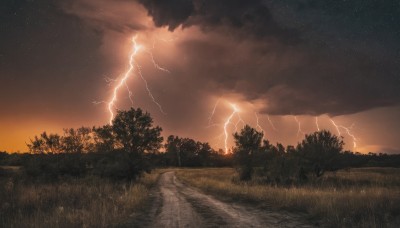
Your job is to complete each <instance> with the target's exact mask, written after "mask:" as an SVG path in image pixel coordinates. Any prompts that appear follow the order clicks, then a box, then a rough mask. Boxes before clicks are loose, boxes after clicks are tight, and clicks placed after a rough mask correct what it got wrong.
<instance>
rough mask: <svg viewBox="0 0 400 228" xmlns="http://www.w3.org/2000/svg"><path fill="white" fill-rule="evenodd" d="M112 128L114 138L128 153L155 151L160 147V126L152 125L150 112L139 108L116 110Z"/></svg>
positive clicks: (161, 138) (161, 139)
mask: <svg viewBox="0 0 400 228" xmlns="http://www.w3.org/2000/svg"><path fill="white" fill-rule="evenodd" d="M112 130H113V133H114V134H115V139H116V141H117V143H119V144H120V145H121V146H122V148H123V150H125V151H127V152H130V153H138V154H142V153H148V152H155V151H157V150H158V149H159V148H160V147H161V143H162V141H163V137H161V136H160V135H161V131H162V129H161V127H159V126H156V127H153V119H152V118H151V117H150V114H149V113H147V112H145V113H144V112H143V111H142V110H141V109H140V108H138V109H134V108H131V109H130V110H129V111H118V112H117V115H116V117H115V118H114V120H113V124H112Z"/></svg>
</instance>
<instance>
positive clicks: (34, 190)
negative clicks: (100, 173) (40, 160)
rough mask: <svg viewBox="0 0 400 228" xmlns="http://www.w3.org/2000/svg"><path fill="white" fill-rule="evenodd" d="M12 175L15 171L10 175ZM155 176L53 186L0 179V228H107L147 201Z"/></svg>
mask: <svg viewBox="0 0 400 228" xmlns="http://www.w3.org/2000/svg"><path fill="white" fill-rule="evenodd" d="M13 172H15V171H13ZM158 175H159V174H158V173H157V172H154V173H153V174H146V175H145V176H144V177H143V178H142V179H141V180H140V181H139V182H137V183H130V184H127V183H121V182H111V181H108V180H106V179H100V178H98V177H90V176H89V177H85V178H78V179H72V178H70V179H65V180H61V181H58V182H55V183H53V182H52V183H45V182H30V181H29V180H24V179H21V177H12V176H11V177H10V176H6V177H5V176H3V177H0V227H109V226H114V225H118V224H120V223H123V222H125V221H126V220H129V219H135V212H137V211H138V209H139V208H142V207H143V205H144V204H145V203H146V201H147V200H148V198H149V189H150V188H151V187H152V186H153V185H154V184H155V183H156V181H157V177H158Z"/></svg>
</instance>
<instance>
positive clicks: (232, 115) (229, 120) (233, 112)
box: [224, 104, 239, 154]
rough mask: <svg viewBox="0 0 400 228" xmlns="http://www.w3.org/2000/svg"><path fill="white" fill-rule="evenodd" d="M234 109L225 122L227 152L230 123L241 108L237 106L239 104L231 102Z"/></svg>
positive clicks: (226, 149)
mask: <svg viewBox="0 0 400 228" xmlns="http://www.w3.org/2000/svg"><path fill="white" fill-rule="evenodd" d="M230 105H231V107H232V109H233V111H232V113H231V115H230V116H229V117H228V118H227V119H226V121H225V123H224V136H225V140H224V146H225V154H227V153H228V152H229V151H228V125H229V124H230V123H231V120H232V118H233V117H234V116H235V114H236V113H238V112H239V109H238V108H237V106H236V105H235V104H230Z"/></svg>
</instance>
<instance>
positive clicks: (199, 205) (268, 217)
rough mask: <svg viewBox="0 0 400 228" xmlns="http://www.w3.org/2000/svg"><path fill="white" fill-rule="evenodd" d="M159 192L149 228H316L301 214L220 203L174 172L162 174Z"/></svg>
mask: <svg viewBox="0 0 400 228" xmlns="http://www.w3.org/2000/svg"><path fill="white" fill-rule="evenodd" d="M158 191H159V197H160V198H161V199H158V201H159V202H161V203H158V204H155V205H154V207H159V208H157V209H155V208H153V210H156V211H158V214H157V215H156V216H155V219H154V220H153V222H152V224H151V225H150V227H157V228H159V227H168V228H169V227H173V228H175V227H179V228H181V227H314V226H313V225H311V224H309V223H308V222H307V221H306V220H305V219H304V218H303V216H301V215H299V214H294V213H286V212H285V213H284V212H276V211H270V210H260V209H257V208H253V207H249V206H244V205H239V204H235V203H233V204H228V203H225V202H222V201H219V200H217V199H215V198H214V197H212V196H209V195H206V194H203V193H201V192H199V191H197V190H196V189H194V188H191V187H188V186H186V185H184V184H182V183H181V182H180V181H179V180H177V178H176V176H175V173H174V172H166V173H163V174H161V177H160V179H159V183H158Z"/></svg>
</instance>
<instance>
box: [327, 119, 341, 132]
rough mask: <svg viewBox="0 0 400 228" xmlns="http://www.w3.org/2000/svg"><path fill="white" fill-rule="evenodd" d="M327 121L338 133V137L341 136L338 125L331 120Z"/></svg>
mask: <svg viewBox="0 0 400 228" xmlns="http://www.w3.org/2000/svg"><path fill="white" fill-rule="evenodd" d="M329 120H330V121H331V123H332V125H333V126H334V127H335V128H336V131H337V132H338V134H339V136H341V135H342V133H341V132H340V129H339V125H337V124H336V123H335V121H333V119H329Z"/></svg>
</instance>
